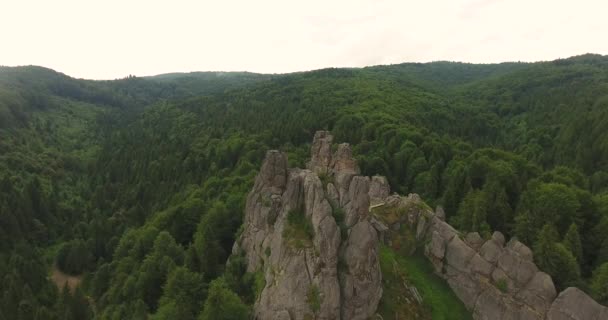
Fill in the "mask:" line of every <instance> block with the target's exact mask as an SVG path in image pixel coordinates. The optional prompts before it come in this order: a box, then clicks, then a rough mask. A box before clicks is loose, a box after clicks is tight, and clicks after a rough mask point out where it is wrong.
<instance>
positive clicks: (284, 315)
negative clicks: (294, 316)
mask: <svg viewBox="0 0 608 320" xmlns="http://www.w3.org/2000/svg"><path fill="white" fill-rule="evenodd" d="M274 320H291V316H290V315H289V312H288V311H287V310H281V311H279V312H277V313H276V316H275V317H274Z"/></svg>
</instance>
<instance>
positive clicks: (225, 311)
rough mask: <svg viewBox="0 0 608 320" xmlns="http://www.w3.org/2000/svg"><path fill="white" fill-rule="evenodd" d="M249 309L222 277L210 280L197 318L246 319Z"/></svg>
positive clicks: (209, 319)
mask: <svg viewBox="0 0 608 320" xmlns="http://www.w3.org/2000/svg"><path fill="white" fill-rule="evenodd" d="M248 315H249V310H248V308H247V306H246V305H245V304H244V303H243V301H241V298H239V296H237V295H236V294H235V293H234V292H232V291H231V290H230V288H228V285H227V284H226V282H225V281H224V279H223V278H218V279H216V280H214V281H213V282H211V285H210V287H209V295H208V296H207V300H206V301H205V306H204V308H203V312H202V313H201V315H200V317H199V320H246V319H248Z"/></svg>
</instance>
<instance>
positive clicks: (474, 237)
mask: <svg viewBox="0 0 608 320" xmlns="http://www.w3.org/2000/svg"><path fill="white" fill-rule="evenodd" d="M464 241H466V243H467V244H468V245H469V246H471V248H473V249H475V250H476V251H477V250H479V248H481V246H482V245H483V239H482V238H481V236H480V235H479V233H477V232H469V233H467V235H466V236H465V237H464Z"/></svg>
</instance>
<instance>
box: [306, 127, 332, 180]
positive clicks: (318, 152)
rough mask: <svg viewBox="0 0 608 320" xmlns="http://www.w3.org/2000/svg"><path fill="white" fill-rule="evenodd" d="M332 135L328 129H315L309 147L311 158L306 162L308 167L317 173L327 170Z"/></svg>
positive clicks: (330, 160) (329, 161)
mask: <svg viewBox="0 0 608 320" xmlns="http://www.w3.org/2000/svg"><path fill="white" fill-rule="evenodd" d="M333 140H334V137H333V136H332V135H331V134H330V133H329V131H317V132H316V133H315V137H314V139H313V141H312V146H311V147H310V153H311V159H310V162H309V163H308V165H307V167H308V169H310V170H312V171H313V172H315V173H317V174H326V173H328V172H329V169H330V165H331V162H332V158H331V144H332V142H333Z"/></svg>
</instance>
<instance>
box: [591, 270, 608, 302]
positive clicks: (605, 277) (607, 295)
mask: <svg viewBox="0 0 608 320" xmlns="http://www.w3.org/2000/svg"><path fill="white" fill-rule="evenodd" d="M591 290H592V291H593V296H594V298H595V299H596V300H597V302H599V303H601V304H603V305H607V304H608V262H606V263H604V264H602V265H601V266H599V267H598V268H597V269H596V270H595V271H594V272H593V278H592V279H591Z"/></svg>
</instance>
